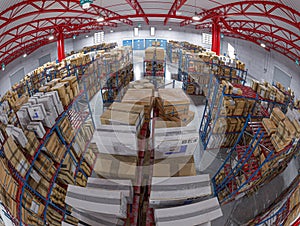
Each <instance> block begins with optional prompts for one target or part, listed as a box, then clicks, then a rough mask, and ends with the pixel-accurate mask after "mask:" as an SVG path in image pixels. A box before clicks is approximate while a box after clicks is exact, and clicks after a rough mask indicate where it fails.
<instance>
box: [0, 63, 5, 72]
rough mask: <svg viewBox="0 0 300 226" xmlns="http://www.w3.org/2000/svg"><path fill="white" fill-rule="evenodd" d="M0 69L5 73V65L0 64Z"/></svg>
mask: <svg viewBox="0 0 300 226" xmlns="http://www.w3.org/2000/svg"><path fill="white" fill-rule="evenodd" d="M1 68H2V71H5V64H4V63H2V65H1Z"/></svg>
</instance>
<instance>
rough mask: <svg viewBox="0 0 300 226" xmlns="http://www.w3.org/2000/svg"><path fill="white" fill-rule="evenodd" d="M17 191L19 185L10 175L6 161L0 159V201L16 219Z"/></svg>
mask: <svg viewBox="0 0 300 226" xmlns="http://www.w3.org/2000/svg"><path fill="white" fill-rule="evenodd" d="M18 189H19V184H18V183H17V181H16V180H15V179H14V178H13V176H12V175H11V174H10V171H9V170H8V166H7V165H6V161H4V160H2V159H0V200H1V202H2V203H3V205H4V206H6V207H7V208H8V210H9V211H10V213H11V215H12V216H13V217H15V218H17V208H18V207H17V202H16V200H17V199H18V197H17V193H18Z"/></svg>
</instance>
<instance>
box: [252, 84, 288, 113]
mask: <svg viewBox="0 0 300 226" xmlns="http://www.w3.org/2000/svg"><path fill="white" fill-rule="evenodd" d="M252 89H253V90H254V91H255V92H256V93H257V94H258V95H259V96H260V97H262V98H264V99H269V100H271V101H274V102H278V103H281V104H282V105H283V111H284V112H286V110H287V107H288V106H289V104H290V103H291V102H292V100H293V98H294V92H293V91H292V90H291V89H290V88H288V90H285V88H284V87H283V86H282V85H281V84H280V83H279V82H277V83H276V85H271V84H270V83H268V82H265V81H263V82H259V81H256V80H252Z"/></svg>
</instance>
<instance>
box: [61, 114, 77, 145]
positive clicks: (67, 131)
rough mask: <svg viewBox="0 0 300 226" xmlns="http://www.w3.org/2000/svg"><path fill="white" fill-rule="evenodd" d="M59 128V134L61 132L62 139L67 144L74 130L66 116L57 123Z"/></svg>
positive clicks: (71, 138)
mask: <svg viewBox="0 0 300 226" xmlns="http://www.w3.org/2000/svg"><path fill="white" fill-rule="evenodd" d="M59 129H60V131H61V134H62V136H63V138H64V140H65V141H66V142H67V143H68V144H70V143H71V141H72V140H73V138H74V135H75V132H74V129H73V127H72V124H71V122H70V120H69V118H68V117H67V116H66V117H65V118H64V119H63V120H61V122H60V124H59Z"/></svg>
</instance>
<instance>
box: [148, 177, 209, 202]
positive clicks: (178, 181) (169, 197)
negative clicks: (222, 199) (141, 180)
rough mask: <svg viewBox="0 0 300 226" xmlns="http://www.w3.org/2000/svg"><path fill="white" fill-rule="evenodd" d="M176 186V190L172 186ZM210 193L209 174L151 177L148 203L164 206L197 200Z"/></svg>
mask: <svg viewBox="0 0 300 226" xmlns="http://www.w3.org/2000/svg"><path fill="white" fill-rule="evenodd" d="M175 186H176V190H173V188H174V187H175ZM211 194H212V191H211V185H210V178H209V175H207V174H203V175H198V176H187V177H169V178H166V177H152V184H151V194H150V198H149V204H150V207H151V208H166V207H174V206H179V205H184V204H187V203H189V204H190V203H194V202H199V201H200V199H202V200H203V199H204V197H207V196H210V195H211Z"/></svg>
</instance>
